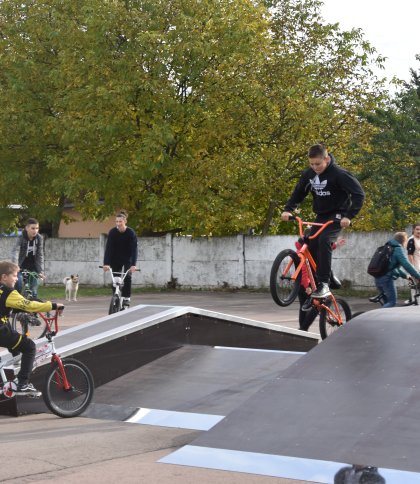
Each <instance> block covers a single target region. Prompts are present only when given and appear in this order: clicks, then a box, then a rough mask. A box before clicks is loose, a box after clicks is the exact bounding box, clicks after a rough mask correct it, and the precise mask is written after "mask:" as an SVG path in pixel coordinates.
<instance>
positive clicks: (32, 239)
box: [11, 218, 45, 299]
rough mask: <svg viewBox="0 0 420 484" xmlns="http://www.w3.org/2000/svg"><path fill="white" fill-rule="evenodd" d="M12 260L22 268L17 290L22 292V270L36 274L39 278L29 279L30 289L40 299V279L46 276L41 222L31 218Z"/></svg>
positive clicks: (17, 243) (15, 248)
mask: <svg viewBox="0 0 420 484" xmlns="http://www.w3.org/2000/svg"><path fill="white" fill-rule="evenodd" d="M11 260H12V262H13V263H15V264H17V265H18V266H19V267H20V270H19V272H18V279H17V282H16V289H17V290H18V291H19V292H20V293H21V292H22V285H23V282H22V272H21V271H22V270H24V269H25V270H28V271H31V272H36V273H37V274H38V277H31V278H29V288H30V290H31V292H32V297H33V298H34V299H36V298H37V297H38V286H39V279H43V278H44V277H45V276H44V239H43V237H42V235H41V234H40V233H39V222H38V220H37V219H35V218H29V219H28V220H27V222H26V225H25V228H24V230H23V231H22V235H20V236H19V237H18V238H17V240H16V244H15V245H14V247H13V249H12V256H11Z"/></svg>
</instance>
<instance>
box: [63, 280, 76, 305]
mask: <svg viewBox="0 0 420 484" xmlns="http://www.w3.org/2000/svg"><path fill="white" fill-rule="evenodd" d="M63 283H64V286H65V287H66V294H65V296H66V300H67V301H77V291H78V290H79V274H75V275H73V274H72V275H71V276H70V277H65V278H64V279H63Z"/></svg>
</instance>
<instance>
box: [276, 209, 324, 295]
mask: <svg viewBox="0 0 420 484" xmlns="http://www.w3.org/2000/svg"><path fill="white" fill-rule="evenodd" d="M292 220H296V221H297V222H298V224H299V235H300V237H301V238H303V240H304V243H303V245H302V247H301V248H300V249H299V250H297V251H296V254H297V255H298V257H299V259H300V263H299V265H298V267H297V268H296V270H295V272H294V273H293V275H292V277H291V279H292V280H293V281H296V279H297V277H298V275H299V273H300V272H301V270H302V267H303V265H304V264H305V265H306V268H307V270H308V276H309V280H310V282H311V289H312V290H313V291H314V290H315V288H316V283H315V278H314V275H313V272H314V271H316V263H315V261H314V259H313V257H312V254H311V253H310V252H309V246H308V243H307V241H309V240H312V239H315V238H316V237H318V235H319V234H320V233H321V232H322V231H323V230H325V229H326V228H327V227H328V225H330V224H332V223H333V221H332V220H329V221H328V222H325V223H323V224H321V223H317V222H305V221H303V220H302V219H301V218H300V217H297V216H295V217H293V218H292ZM304 225H311V226H314V225H315V226H319V227H320V228H319V230H317V231H316V232H315V234H313V235H311V236H308V237H305V236H304V230H303V226H304ZM292 264H293V261H292V260H291V261H290V262H289V264H288V265H287V267H286V269H285V270H284V274H287V272H288V271H289V270H290V267H291V266H292Z"/></svg>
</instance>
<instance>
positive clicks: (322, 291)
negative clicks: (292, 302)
mask: <svg viewBox="0 0 420 484" xmlns="http://www.w3.org/2000/svg"><path fill="white" fill-rule="evenodd" d="M327 296H331V291H330V288H329V287H328V284H327V283H326V282H321V283H320V284H319V285H318V287H317V290H316V291H315V292H313V293H312V294H311V298H312V299H321V298H323V297H327Z"/></svg>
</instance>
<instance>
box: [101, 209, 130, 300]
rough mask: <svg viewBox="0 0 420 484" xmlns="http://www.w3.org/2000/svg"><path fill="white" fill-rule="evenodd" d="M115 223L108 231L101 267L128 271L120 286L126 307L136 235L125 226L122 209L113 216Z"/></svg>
mask: <svg viewBox="0 0 420 484" xmlns="http://www.w3.org/2000/svg"><path fill="white" fill-rule="evenodd" d="M115 225H116V227H114V228H113V229H111V230H110V231H109V233H108V239H107V241H106V246H105V255H104V265H103V269H104V271H109V270H110V269H112V270H113V271H115V272H122V271H127V270H129V271H130V272H129V273H128V274H127V277H126V278H125V280H124V286H123V288H122V297H123V304H124V306H126V307H128V306H129V305H130V297H131V273H133V272H135V271H136V270H137V267H136V264H137V235H136V233H135V232H134V230H133V229H132V228H130V227H127V212H125V211H124V210H121V211H120V212H119V213H118V214H117V216H116V217H115Z"/></svg>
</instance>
